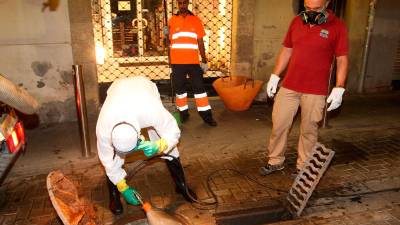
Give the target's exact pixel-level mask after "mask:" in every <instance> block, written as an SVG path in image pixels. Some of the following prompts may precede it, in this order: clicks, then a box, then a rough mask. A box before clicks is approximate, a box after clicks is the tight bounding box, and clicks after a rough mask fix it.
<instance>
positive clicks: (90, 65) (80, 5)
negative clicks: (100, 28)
mask: <svg viewBox="0 0 400 225" xmlns="http://www.w3.org/2000/svg"><path fill="white" fill-rule="evenodd" d="M68 5H69V18H70V26H71V42H72V54H73V63H74V64H78V65H82V74H83V80H84V84H85V94H86V107H87V110H88V117H89V122H92V123H94V122H95V121H96V118H97V114H98V111H99V109H98V107H99V87H98V83H97V71H96V54H95V43H94V34H93V24H92V8H91V0H68Z"/></svg>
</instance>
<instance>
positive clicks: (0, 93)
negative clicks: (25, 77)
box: [0, 74, 39, 114]
mask: <svg viewBox="0 0 400 225" xmlns="http://www.w3.org/2000/svg"><path fill="white" fill-rule="evenodd" d="M0 101H1V102H3V103H5V104H7V105H9V106H11V107H13V108H15V109H17V110H18V111H20V112H22V113H25V114H34V113H36V112H37V110H38V108H39V104H38V102H37V101H36V99H35V98H34V97H33V96H32V95H30V94H29V93H28V92H27V91H26V90H24V89H22V88H20V87H18V86H17V85H15V84H14V83H13V82H11V81H10V80H8V79H7V78H5V77H4V76H3V75H1V74H0Z"/></svg>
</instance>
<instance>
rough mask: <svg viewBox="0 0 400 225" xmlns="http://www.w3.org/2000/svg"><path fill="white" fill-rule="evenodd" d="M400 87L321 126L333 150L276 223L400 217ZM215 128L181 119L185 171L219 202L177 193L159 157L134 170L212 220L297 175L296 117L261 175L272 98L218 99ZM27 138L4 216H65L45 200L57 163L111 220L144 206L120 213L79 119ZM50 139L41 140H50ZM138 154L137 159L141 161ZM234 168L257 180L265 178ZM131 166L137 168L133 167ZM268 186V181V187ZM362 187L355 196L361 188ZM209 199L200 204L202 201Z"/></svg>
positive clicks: (11, 219)
mask: <svg viewBox="0 0 400 225" xmlns="http://www.w3.org/2000/svg"><path fill="white" fill-rule="evenodd" d="M399 97H400V94H398V93H397V94H390V95H379V96H370V97H368V96H367V97H366V96H353V97H350V98H349V99H348V100H347V102H345V106H344V107H343V109H342V111H341V112H340V113H339V115H337V116H336V115H333V116H334V118H332V119H330V120H329V124H328V125H329V126H328V127H329V128H326V129H321V132H320V137H321V138H320V141H321V142H322V143H323V144H325V145H326V146H327V147H329V148H331V149H333V150H334V151H336V155H335V157H334V160H333V162H332V164H331V167H330V168H329V170H328V171H327V173H326V174H325V176H324V177H323V179H322V180H321V182H320V184H319V186H318V187H317V189H316V191H315V192H314V195H313V197H312V198H311V199H310V201H309V204H308V206H307V207H306V209H305V210H304V212H303V215H302V217H301V218H299V219H296V220H291V221H283V222H280V223H278V222H277V223H275V224H365V225H367V224H378V225H381V224H400V193H399V188H400V168H399V165H400V153H399V152H400V116H399V115H400V104H399V103H400V100H399V99H400V98H399ZM215 115H216V118H217V120H218V122H219V126H218V127H217V128H210V127H207V126H205V125H204V124H203V123H202V122H201V121H200V119H199V117H198V116H197V115H196V114H195V113H194V112H192V116H191V118H190V120H189V121H188V123H187V124H185V125H184V126H183V127H182V138H181V143H180V146H179V148H180V152H181V160H182V163H183V165H184V167H185V170H186V174H187V179H188V181H189V183H190V184H191V187H192V188H193V189H194V190H195V191H196V193H197V194H198V196H199V197H200V198H201V199H203V200H206V201H212V198H211V197H212V195H211V193H210V192H209V191H207V180H209V181H210V182H209V185H210V186H211V188H212V190H213V192H214V193H215V195H216V196H217V198H218V202H219V204H218V207H217V208H215V207H214V208H212V207H208V209H205V210H204V209H203V210H199V209H197V208H195V207H193V206H191V205H189V204H187V203H185V202H184V201H183V199H182V197H181V196H179V195H177V194H176V193H175V190H174V187H173V184H172V180H171V178H170V176H169V174H168V172H167V169H166V166H165V164H164V163H163V162H162V161H161V160H152V161H150V162H148V163H147V165H146V167H144V168H142V169H141V170H139V171H138V172H137V173H136V174H135V175H134V176H131V177H130V178H129V181H128V183H130V184H131V185H132V186H134V187H135V188H137V189H138V190H139V191H140V192H141V193H142V195H143V196H144V197H145V198H146V199H149V200H150V201H151V202H152V203H153V204H154V205H155V206H157V207H161V208H167V209H168V210H170V211H175V212H176V213H178V214H180V215H182V216H184V217H186V218H188V219H189V220H190V221H191V223H192V224H196V225H205V224H216V218H215V216H213V213H215V212H216V213H218V212H222V211H230V210H236V209H241V208H249V207H261V206H263V205H268V204H270V203H271V202H273V201H275V199H282V198H283V197H284V196H285V193H280V192H277V191H274V190H272V189H283V190H288V189H289V188H290V186H291V183H292V182H293V178H292V177H291V176H290V174H291V172H292V171H293V169H294V162H295V158H296V152H295V149H296V144H297V137H298V124H295V126H294V127H293V129H292V131H291V136H290V138H289V145H288V152H287V160H286V168H285V169H284V170H283V171H280V172H277V173H276V174H271V175H269V176H266V177H263V176H260V175H258V168H259V167H260V166H262V165H263V164H264V163H265V157H266V152H265V151H266V145H267V142H268V141H267V138H268V137H269V133H270V127H271V121H270V115H271V108H270V107H269V106H267V105H256V106H253V107H252V108H251V109H250V110H249V111H246V112H236V113H234V112H230V111H228V110H225V109H223V108H222V107H216V110H215ZM28 138H29V140H30V146H29V148H28V152H27V154H26V155H25V156H23V157H22V158H20V159H19V161H18V162H17V164H16V166H15V167H14V168H13V170H12V172H11V174H10V175H9V178H8V179H7V180H6V182H5V184H4V185H3V186H2V187H1V190H2V193H3V194H5V196H3V197H2V199H5V202H3V204H2V206H1V207H0V224H61V222H60V220H59V219H57V216H56V214H55V211H54V210H53V208H52V206H51V203H50V201H49V198H48V195H47V190H46V184H45V178H46V174H47V173H48V172H49V171H51V170H53V169H61V170H62V171H64V172H65V174H67V175H68V177H70V178H71V179H73V180H74V181H75V183H76V184H77V186H78V189H79V192H80V194H81V195H82V197H86V198H89V199H90V200H91V201H92V202H94V203H95V205H96V207H97V210H98V215H99V217H100V218H102V220H103V221H104V222H105V223H106V224H112V223H113V222H114V221H116V220H118V219H123V217H124V216H126V215H128V214H129V215H131V214H140V209H138V207H133V206H128V208H127V210H126V211H127V212H126V214H125V215H124V216H122V217H119V218H116V217H114V216H113V215H112V214H111V213H110V212H109V211H108V210H107V204H108V199H107V198H108V193H107V188H106V184H105V180H104V172H103V170H102V168H101V166H100V165H99V164H98V161H97V158H96V157H93V158H90V159H81V158H80V157H79V156H80V153H79V143H77V140H79V138H78V136H77V134H76V126H75V124H71V123H69V124H62V125H58V126H51V127H47V128H41V129H37V130H32V131H30V132H28ZM44 143H45V144H44ZM132 159H133V160H132V161H134V162H133V163H130V164H128V165H127V169H128V170H129V171H133V170H134V169H135V167H136V166H137V165H138V162H140V160H141V159H143V157H142V156H141V155H135V156H133V157H132ZM138 160H139V161H138ZM223 169H233V170H236V171H240V173H242V174H245V175H247V176H248V177H249V178H251V179H254V180H256V181H257V182H258V183H261V184H263V185H264V186H261V185H259V184H257V183H255V182H253V181H251V180H249V179H247V178H245V177H244V176H242V175H239V174H238V173H237V172H232V171H228V170H223ZM130 174H132V172H131V173H130ZM267 187H269V188H272V189H269V188H267ZM359 193H361V195H359V196H357V195H355V194H359ZM203 208H204V207H203Z"/></svg>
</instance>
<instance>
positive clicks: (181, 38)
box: [169, 15, 206, 64]
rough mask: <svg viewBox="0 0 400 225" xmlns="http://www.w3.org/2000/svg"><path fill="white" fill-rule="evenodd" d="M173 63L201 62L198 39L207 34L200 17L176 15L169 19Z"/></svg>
mask: <svg viewBox="0 0 400 225" xmlns="http://www.w3.org/2000/svg"><path fill="white" fill-rule="evenodd" d="M169 30H170V34H169V38H170V41H171V46H170V49H171V51H170V54H171V64H199V63H200V61H199V46H198V43H197V40H198V39H201V38H203V37H204V36H205V35H206V32H205V31H204V27H203V24H202V22H201V20H200V18H199V17H197V16H195V15H187V16H185V17H183V16H180V15H174V16H172V17H171V19H170V20H169Z"/></svg>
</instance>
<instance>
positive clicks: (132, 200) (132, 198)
mask: <svg viewBox="0 0 400 225" xmlns="http://www.w3.org/2000/svg"><path fill="white" fill-rule="evenodd" d="M117 188H118V191H119V192H121V194H122V196H123V197H124V199H125V201H126V202H128V203H129V204H132V205H139V204H140V202H139V200H138V199H137V198H136V195H134V194H135V193H138V192H137V191H136V190H135V189H133V188H131V187H129V186H128V185H127V184H126V180H125V179H122V180H120V181H119V182H118V183H117Z"/></svg>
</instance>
